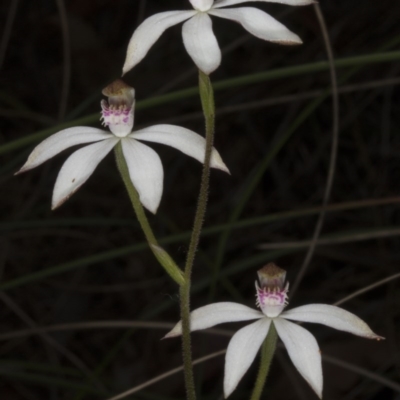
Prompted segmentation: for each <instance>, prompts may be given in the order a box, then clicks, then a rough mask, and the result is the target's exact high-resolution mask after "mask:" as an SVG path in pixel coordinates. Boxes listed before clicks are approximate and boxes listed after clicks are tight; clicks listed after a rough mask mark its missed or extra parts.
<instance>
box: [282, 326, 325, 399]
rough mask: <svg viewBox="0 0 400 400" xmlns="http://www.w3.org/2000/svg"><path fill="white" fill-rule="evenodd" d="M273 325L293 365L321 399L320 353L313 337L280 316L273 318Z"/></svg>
mask: <svg viewBox="0 0 400 400" xmlns="http://www.w3.org/2000/svg"><path fill="white" fill-rule="evenodd" d="M274 325H275V327H276V330H277V332H278V335H279V337H280V338H281V340H282V342H283V343H284V345H285V347H286V349H287V351H288V354H289V357H290V359H291V360H292V362H293V364H294V366H295V367H296V368H297V370H298V371H299V372H300V374H301V375H302V376H303V378H304V379H305V380H306V381H307V382H308V384H309V385H310V386H311V388H312V389H313V390H314V391H315V393H317V395H318V397H319V398H320V399H321V398H322V381H323V379H322V365H321V354H320V350H319V347H318V343H317V341H316V340H315V337H314V336H313V335H312V334H311V333H310V332H308V331H307V330H306V329H304V328H302V327H301V326H299V325H296V324H294V323H293V322H290V321H286V320H285V319H282V318H275V319H274Z"/></svg>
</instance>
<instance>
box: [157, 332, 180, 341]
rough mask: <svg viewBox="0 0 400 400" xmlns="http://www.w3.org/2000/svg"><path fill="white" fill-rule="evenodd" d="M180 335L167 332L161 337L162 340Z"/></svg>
mask: <svg viewBox="0 0 400 400" xmlns="http://www.w3.org/2000/svg"><path fill="white" fill-rule="evenodd" d="M178 336H179V335H178V334H177V333H174V332H169V333H167V334H166V335H165V336H163V337H162V338H161V340H164V339H170V338H174V337H178Z"/></svg>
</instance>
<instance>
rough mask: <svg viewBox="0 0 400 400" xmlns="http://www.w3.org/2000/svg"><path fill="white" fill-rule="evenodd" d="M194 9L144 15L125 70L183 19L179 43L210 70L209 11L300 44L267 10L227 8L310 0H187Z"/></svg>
mask: <svg viewBox="0 0 400 400" xmlns="http://www.w3.org/2000/svg"><path fill="white" fill-rule="evenodd" d="M189 1H190V3H191V4H192V6H193V8H194V10H191V11H167V12H162V13H159V14H155V15H152V16H151V17H149V18H147V19H146V20H145V21H144V22H143V23H142V24H141V25H140V26H139V27H138V28H137V29H136V31H135V32H134V33H133V36H132V38H131V40H130V42H129V45H128V50H127V54H126V60H125V64H124V67H123V73H124V74H125V73H126V72H128V71H129V70H130V69H132V68H133V67H134V66H135V65H136V64H138V63H139V62H140V61H141V60H142V59H143V58H144V57H145V56H146V54H147V52H148V51H149V50H150V48H151V46H153V44H154V43H155V42H156V41H157V40H158V38H159V37H160V36H161V35H162V34H163V32H164V31H165V30H166V29H167V28H170V27H171V26H173V25H177V24H179V23H180V22H183V21H186V22H185V23H184V24H183V28H182V37H183V44H184V45H185V48H186V51H187V52H188V54H189V56H190V57H191V58H192V59H193V61H194V63H195V64H196V65H197V67H198V68H199V69H200V70H201V71H203V72H204V73H206V74H208V75H209V74H211V72H213V71H215V70H216V69H217V68H218V66H219V65H220V64H221V50H220V48H219V46H218V42H217V39H216V37H215V35H214V32H213V30H212V22H211V18H210V15H213V16H215V17H220V18H225V19H230V20H232V21H235V22H238V23H239V24H241V25H242V26H243V28H244V29H246V30H247V31H248V32H250V33H251V34H252V35H254V36H256V37H258V38H260V39H263V40H268V41H270V42H275V43H279V44H286V45H292V44H301V43H302V41H301V39H300V38H299V37H298V36H297V35H296V34H295V33H293V32H291V31H290V30H289V29H287V28H286V27H285V26H284V25H282V24H281V23H280V22H278V21H277V20H276V19H274V18H272V17H271V16H270V15H268V14H267V13H265V12H263V11H261V10H259V9H257V8H252V7H241V8H229V9H224V10H221V8H222V7H227V6H232V5H236V4H240V3H249V2H251V1H263V2H269V3H282V4H288V5H291V6H303V5H307V4H312V3H315V1H314V0H216V1H214V0H189Z"/></svg>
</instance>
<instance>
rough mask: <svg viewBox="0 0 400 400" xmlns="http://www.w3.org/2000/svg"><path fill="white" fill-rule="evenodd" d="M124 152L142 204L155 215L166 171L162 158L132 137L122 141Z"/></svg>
mask: <svg viewBox="0 0 400 400" xmlns="http://www.w3.org/2000/svg"><path fill="white" fill-rule="evenodd" d="M122 151H123V153H124V157H125V160H126V163H127V165H128V169H129V176H130V178H131V181H132V183H133V186H134V187H135V189H136V190H137V192H138V193H139V197H140V201H141V203H142V204H143V205H144V207H146V208H147V209H148V210H149V211H151V212H152V213H153V214H155V213H156V212H157V209H158V206H159V205H160V201H161V196H162V192H163V180H164V170H163V166H162V164H161V160H160V157H159V156H158V154H157V153H156V152H155V151H154V150H153V149H151V148H150V147H148V146H146V145H144V144H143V143H140V142H138V141H136V140H134V139H132V138H130V137H127V138H123V139H122Z"/></svg>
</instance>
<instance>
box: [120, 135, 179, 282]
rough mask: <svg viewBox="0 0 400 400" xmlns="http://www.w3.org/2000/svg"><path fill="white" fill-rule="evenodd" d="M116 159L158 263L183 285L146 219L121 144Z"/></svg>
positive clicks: (177, 269)
mask: <svg viewBox="0 0 400 400" xmlns="http://www.w3.org/2000/svg"><path fill="white" fill-rule="evenodd" d="M115 157H116V160H117V166H118V169H119V172H120V173H121V177H122V180H123V182H124V184H125V187H126V190H127V192H128V195H129V198H130V199H131V203H132V206H133V209H134V210H135V213H136V217H137V219H138V221H139V223H140V226H141V227H142V230H143V232H144V235H145V237H146V239H147V242H148V244H149V246H150V249H151V251H152V252H153V254H154V256H155V257H156V258H157V260H158V262H159V263H160V264H161V265H162V267H163V268H164V269H165V271H166V272H167V273H168V275H169V276H170V277H171V278H172V279H173V280H174V281H175V282H176V283H177V284H178V285H183V283H184V276H183V272H182V270H181V269H180V268H179V267H178V266H177V265H176V263H175V262H174V260H173V259H172V258H171V256H170V255H169V254H168V253H167V252H166V251H165V250H164V249H163V248H162V247H161V246H160V245H159V244H158V242H157V239H156V237H155V236H154V233H153V230H152V229H151V226H150V224H149V221H148V219H147V217H146V213H145V211H144V209H143V206H142V203H141V202H140V198H139V194H138V192H137V190H136V189H135V187H134V186H133V183H132V181H131V179H130V176H129V169H128V166H127V164H126V161H125V157H124V154H123V151H122V145H121V142H119V143H118V144H117V145H116V146H115Z"/></svg>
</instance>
